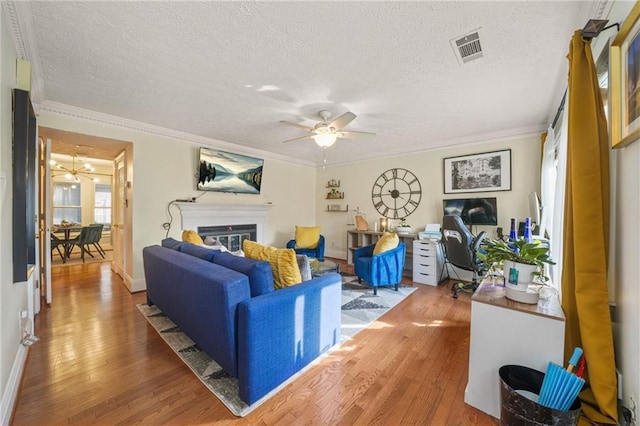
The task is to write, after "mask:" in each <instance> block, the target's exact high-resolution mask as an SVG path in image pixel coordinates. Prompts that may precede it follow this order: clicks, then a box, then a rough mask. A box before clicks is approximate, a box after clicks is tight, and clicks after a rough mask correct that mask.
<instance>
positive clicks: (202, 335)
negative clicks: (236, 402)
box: [143, 239, 342, 404]
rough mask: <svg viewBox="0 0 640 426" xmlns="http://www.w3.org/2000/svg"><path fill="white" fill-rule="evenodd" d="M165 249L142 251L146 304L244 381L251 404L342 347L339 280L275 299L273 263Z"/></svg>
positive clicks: (312, 283) (174, 244)
mask: <svg viewBox="0 0 640 426" xmlns="http://www.w3.org/2000/svg"><path fill="white" fill-rule="evenodd" d="M162 245H163V246H158V245H155V246H149V247H145V248H144V249H143V262H144V272H145V279H146V283H147V303H148V304H149V305H150V306H151V305H156V306H157V307H158V308H159V309H160V310H162V311H163V312H164V313H165V314H166V315H167V316H168V317H169V318H170V319H171V320H172V321H173V322H174V323H176V325H178V326H179V327H180V328H181V329H182V331H184V332H185V333H186V334H187V335H188V336H189V337H190V338H191V339H192V340H193V341H194V342H195V343H196V344H198V345H199V346H200V348H202V350H203V351H205V352H206V353H207V354H208V355H209V356H211V358H213V359H214V360H215V361H216V362H217V363H218V364H220V366H221V367H222V368H223V369H224V370H225V371H226V372H227V373H228V374H230V375H231V376H233V377H236V378H237V379H238V382H239V390H240V398H241V399H242V400H243V401H244V402H246V403H247V404H253V403H254V402H256V401H258V400H259V399H260V398H261V397H263V396H264V395H266V394H267V393H268V392H270V391H271V390H273V389H275V388H276V387H277V386H278V385H280V384H281V383H283V382H284V381H285V380H287V379H288V378H289V377H291V376H292V375H293V374H295V373H296V372H298V371H299V370H301V369H302V368H303V367H304V366H306V365H307V364H309V363H310V362H311V361H313V360H314V359H316V358H317V357H318V356H319V355H321V354H322V353H324V352H326V351H327V350H329V349H330V348H331V347H333V346H334V345H336V344H337V343H339V341H340V322H341V321H340V315H341V313H340V307H341V289H342V287H341V278H340V275H338V274H326V275H323V276H321V277H318V278H314V279H312V280H309V281H306V282H303V283H301V284H298V285H295V286H292V287H287V288H284V289H281V290H277V291H274V289H273V278H272V274H271V266H270V265H269V263H268V262H262V261H257V260H252V259H248V258H244V257H237V256H233V255H231V254H230V253H220V252H218V251H216V250H210V249H207V248H203V247H200V246H196V245H193V244H188V243H181V242H178V241H176V240H173V239H166V240H163V243H162Z"/></svg>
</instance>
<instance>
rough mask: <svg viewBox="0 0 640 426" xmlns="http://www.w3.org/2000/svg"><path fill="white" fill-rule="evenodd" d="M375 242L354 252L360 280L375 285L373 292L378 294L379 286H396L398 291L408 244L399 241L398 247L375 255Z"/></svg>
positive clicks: (355, 267)
mask: <svg viewBox="0 0 640 426" xmlns="http://www.w3.org/2000/svg"><path fill="white" fill-rule="evenodd" d="M375 246H376V245H375V244H370V245H368V246H364V247H360V248H358V249H356V250H355V252H354V253H353V267H354V269H355V272H356V275H357V276H358V282H362V281H364V282H366V283H367V284H369V285H370V286H371V287H373V294H374V295H376V294H378V287H385V286H391V285H393V286H395V290H396V291H398V284H400V281H402V269H403V268H404V259H405V253H406V250H407V249H406V246H405V244H404V243H403V242H400V243H398V247H396V248H394V249H392V250H389V251H385V252H384V253H380V254H377V255H375V256H374V255H373V248H374V247H375Z"/></svg>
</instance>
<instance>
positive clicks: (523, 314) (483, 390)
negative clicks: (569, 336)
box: [464, 278, 565, 418]
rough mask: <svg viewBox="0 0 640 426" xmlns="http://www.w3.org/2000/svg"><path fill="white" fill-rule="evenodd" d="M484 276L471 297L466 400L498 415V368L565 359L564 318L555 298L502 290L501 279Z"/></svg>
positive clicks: (540, 368) (538, 365) (540, 366)
mask: <svg viewBox="0 0 640 426" xmlns="http://www.w3.org/2000/svg"><path fill="white" fill-rule="evenodd" d="M496 283H497V284H494V283H493V282H492V281H491V278H489V279H486V278H485V279H484V280H483V281H482V283H481V284H480V286H479V287H478V289H477V290H476V292H475V293H474V294H473V296H472V297H471V341H470V343H469V379H468V381H467V388H466V390H465V392H464V402H466V403H467V404H469V405H472V406H474V407H476V408H478V409H479V410H482V411H484V412H485V413H487V414H490V415H491V416H493V417H496V418H500V378H499V377H498V369H499V368H500V367H502V366H503V365H508V364H515V365H522V366H525V367H529V368H533V369H535V370H538V371H542V372H545V371H547V364H548V363H549V361H553V362H555V363H557V364H559V365H563V357H564V327H565V318H564V313H563V311H562V307H561V306H560V303H559V301H558V299H557V298H551V299H547V300H540V302H538V304H537V305H529V304H524V303H518V302H514V301H512V300H509V299H507V298H506V297H505V296H504V286H503V285H502V279H501V278H498V279H497V280H496Z"/></svg>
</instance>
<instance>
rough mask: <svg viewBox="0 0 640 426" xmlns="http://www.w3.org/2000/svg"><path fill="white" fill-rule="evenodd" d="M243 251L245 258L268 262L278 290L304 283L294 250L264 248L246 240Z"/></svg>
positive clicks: (274, 284)
mask: <svg viewBox="0 0 640 426" xmlns="http://www.w3.org/2000/svg"><path fill="white" fill-rule="evenodd" d="M242 251H244V255H245V257H248V258H249V259H255V260H266V261H267V262H269V264H270V265H271V273H272V274H273V286H274V287H275V288H276V289H280V288H285V287H289V286H292V285H295V284H300V283H301V282H302V276H301V275H300V268H298V261H297V260H296V252H295V251H294V250H293V249H278V248H275V247H268V246H263V245H262V244H258V243H256V242H255V241H250V240H244V241H243V242H242Z"/></svg>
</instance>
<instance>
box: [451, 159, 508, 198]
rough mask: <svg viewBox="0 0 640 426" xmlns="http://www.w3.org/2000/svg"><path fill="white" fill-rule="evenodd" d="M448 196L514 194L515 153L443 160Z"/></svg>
mask: <svg viewBox="0 0 640 426" xmlns="http://www.w3.org/2000/svg"><path fill="white" fill-rule="evenodd" d="M443 170H444V193H445V194H459V193H463V192H494V191H511V150H510V149H505V150H502V151H493V152H483V153H479V154H471V155H463V156H460V157H449V158H445V159H444V160H443Z"/></svg>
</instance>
